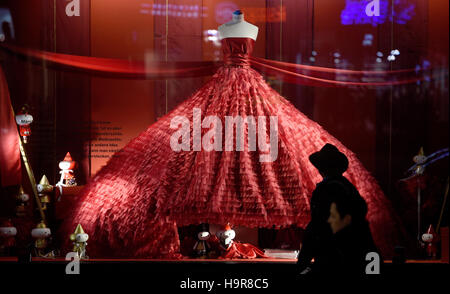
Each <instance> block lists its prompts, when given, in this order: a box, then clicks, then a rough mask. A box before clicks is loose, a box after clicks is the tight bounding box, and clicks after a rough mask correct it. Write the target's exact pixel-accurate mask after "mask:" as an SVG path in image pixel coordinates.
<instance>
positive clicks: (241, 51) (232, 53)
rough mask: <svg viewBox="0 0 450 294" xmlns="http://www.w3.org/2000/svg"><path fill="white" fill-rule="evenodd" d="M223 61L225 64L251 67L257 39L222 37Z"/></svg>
mask: <svg viewBox="0 0 450 294" xmlns="http://www.w3.org/2000/svg"><path fill="white" fill-rule="evenodd" d="M221 42H222V52H223V62H224V64H225V66H240V67H247V68H248V67H250V53H251V52H252V51H253V46H254V45H255V40H253V39H251V38H227V39H222V41H221Z"/></svg>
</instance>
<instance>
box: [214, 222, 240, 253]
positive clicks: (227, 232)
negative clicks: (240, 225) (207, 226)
mask: <svg viewBox="0 0 450 294" xmlns="http://www.w3.org/2000/svg"><path fill="white" fill-rule="evenodd" d="M235 237H236V232H235V231H234V230H233V229H232V228H231V226H230V224H226V225H225V227H224V228H223V230H222V231H218V232H217V238H219V244H220V247H221V249H222V250H225V251H226V250H228V249H229V248H230V247H231V245H232V244H233V242H234V241H233V239H234V238H235Z"/></svg>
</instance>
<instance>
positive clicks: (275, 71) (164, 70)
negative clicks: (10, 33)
mask: <svg viewBox="0 0 450 294" xmlns="http://www.w3.org/2000/svg"><path fill="white" fill-rule="evenodd" d="M1 48H3V49H4V50H6V51H8V52H9V53H12V54H15V55H18V56H20V57H25V58H29V59H31V61H32V62H35V63H39V64H42V63H43V62H44V64H45V63H46V64H45V65H46V66H47V65H48V66H49V67H52V68H55V69H60V70H70V71H77V72H82V73H86V74H92V75H95V76H102V77H109V78H120V79H167V78H186V77H199V76H208V75H212V74H213V73H214V72H215V71H216V70H217V68H218V67H219V66H220V65H222V64H223V62H213V61H197V62H195V61H194V62H153V61H152V62H145V61H128V60H121V59H112V58H100V57H89V56H78V55H70V54H62V53H53V52H47V51H41V50H34V49H28V48H21V47H17V46H13V45H8V44H2V45H1ZM250 63H251V65H252V67H253V68H255V69H256V70H258V71H260V72H261V73H264V74H267V75H274V76H275V77H276V78H277V79H281V80H282V81H284V82H288V83H294V84H300V85H307V86H321V87H351V86H365V87H381V86H395V85H403V84H410V83H416V82H418V81H422V80H425V78H426V77H425V72H426V71H430V69H428V70H424V69H419V70H416V69H403V70H393V71H367V70H364V71H356V70H346V69H334V68H325V67H319V66H310V65H302V64H295V63H287V62H280V61H275V60H269V59H264V58H258V57H250ZM298 71H301V72H298Z"/></svg>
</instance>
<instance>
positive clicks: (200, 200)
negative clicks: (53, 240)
mask: <svg viewBox="0 0 450 294" xmlns="http://www.w3.org/2000/svg"><path fill="white" fill-rule="evenodd" d="M254 43H255V41H254V40H253V39H250V38H226V39H223V40H222V49H223V53H224V64H223V66H221V67H220V68H219V69H218V70H217V72H216V73H215V74H214V75H213V76H212V78H211V79H210V80H209V81H208V82H207V83H206V84H205V85H204V86H202V87H201V88H200V89H199V90H198V91H196V92H195V93H194V94H192V95H191V96H190V97H189V98H188V99H186V100H185V101H184V102H182V103H181V104H180V105H178V106H177V107H176V108H175V109H173V110H172V111H171V112H169V113H168V114H166V115H165V116H164V117H162V118H161V119H159V120H158V121H157V122H155V123H154V124H152V125H151V126H149V127H148V129H147V130H145V131H143V132H142V133H141V134H140V135H139V136H138V137H136V138H134V139H133V140H131V141H130V142H129V143H128V144H127V145H126V146H125V147H124V148H123V149H122V150H121V151H120V153H118V156H114V157H112V158H111V159H110V160H109V161H108V163H107V165H106V166H104V167H103V168H102V169H101V170H100V171H99V172H98V173H97V174H96V175H95V176H94V177H93V178H92V179H91V180H90V182H89V183H88V184H87V185H86V187H85V189H84V190H83V192H82V193H81V195H80V197H79V199H78V201H77V202H76V203H75V204H74V207H73V210H72V212H71V215H68V216H67V218H66V221H65V222H64V223H63V225H62V232H63V233H64V234H65V236H64V238H65V239H66V240H67V239H68V238H67V237H68V236H69V234H70V233H72V232H73V230H74V229H75V227H76V225H77V224H79V223H80V224H81V225H82V226H83V228H84V230H85V232H86V233H88V234H89V236H90V240H89V245H88V248H87V250H88V255H89V256H91V257H139V258H177V257H179V254H178V252H179V250H180V241H179V237H178V231H177V227H179V226H184V225H189V224H199V223H202V222H205V223H214V224H224V223H228V222H230V223H231V224H232V225H233V226H246V227H273V226H289V225H297V226H300V227H305V226H306V225H307V224H308V222H309V220H310V204H309V199H310V197H311V194H312V191H313V190H314V188H315V185H316V183H318V182H320V181H321V180H322V177H321V176H320V175H319V173H318V171H317V170H316V169H315V168H314V167H313V165H312V164H311V163H310V162H309V160H308V157H309V155H310V154H312V153H314V152H316V151H318V150H320V149H321V148H322V147H323V146H324V145H325V144H326V143H331V144H333V145H335V146H336V147H337V148H338V149H339V150H340V151H341V152H343V153H344V154H345V155H346V156H347V157H348V159H349V168H348V170H347V171H346V173H345V174H344V175H345V176H346V177H347V178H348V179H349V180H350V181H351V182H352V183H353V184H354V185H355V186H356V188H357V189H358V190H359V191H360V193H361V195H362V196H363V197H364V199H365V200H366V201H367V204H368V216H367V218H368V220H369V222H370V226H371V229H372V232H373V235H374V239H375V242H376V243H377V245H378V246H379V247H380V249H381V250H383V249H388V248H390V247H392V242H393V240H394V239H395V238H396V234H397V232H396V230H397V228H396V225H395V224H396V220H395V218H394V213H393V211H392V208H391V206H390V202H389V201H388V200H387V199H386V197H385V195H384V194H383V192H382V190H381V189H380V187H379V186H378V184H377V182H376V180H375V179H374V178H373V177H372V176H371V174H370V173H369V172H368V171H367V170H366V169H365V168H364V167H363V165H362V164H361V162H360V161H359V160H358V158H357V157H356V155H355V154H354V153H353V152H352V151H350V150H349V149H347V148H346V147H345V146H344V145H343V144H342V143H341V142H339V141H338V140H337V139H336V138H334V137H333V136H332V135H330V134H329V133H328V132H327V131H325V130H324V129H323V128H322V127H321V126H320V125H319V124H317V123H316V122H314V121H312V120H310V119H308V117H307V116H306V115H304V114H303V113H301V112H300V111H298V110H297V109H296V108H295V107H294V106H293V105H292V104H291V103H290V102H288V101H287V100H286V99H285V98H283V97H282V96H280V95H279V94H278V93H277V92H276V91H275V90H273V89H272V88H271V87H270V86H269V85H268V84H267V83H266V82H265V80H264V79H263V77H262V76H261V74H260V73H258V72H257V71H256V70H254V69H252V68H251V67H250V62H249V56H250V54H251V52H252V50H253V46H254ZM194 108H197V109H200V110H201V116H202V120H203V118H204V117H206V116H217V117H219V118H220V120H221V121H222V123H223V125H225V124H224V120H225V116H232V117H235V116H238V115H239V116H241V117H244V118H245V117H247V116H253V117H254V118H257V117H259V116H264V117H266V118H267V129H269V119H268V118H269V117H270V116H276V117H277V119H278V156H277V157H276V159H275V160H274V161H273V162H261V161H260V157H259V155H260V154H262V153H264V152H263V151H261V150H258V149H257V150H256V151H249V150H248V147H249V146H248V142H247V140H244V146H245V148H244V151H236V150H235V151H225V148H223V150H224V151H214V150H213V151H206V150H204V148H202V149H201V150H200V151H193V145H192V130H193V124H194V122H193V111H194ZM177 116H183V117H186V118H188V119H189V121H190V129H191V137H190V140H191V145H190V149H189V151H178V152H177V151H174V150H172V148H171V145H170V137H171V136H172V134H173V133H174V132H175V131H176V129H173V128H171V127H170V124H171V121H172V119H174V118H175V117H177ZM208 130H209V129H208V128H202V129H201V134H202V135H204V134H205V133H206V132H207V131H208ZM246 134H247V131H246ZM246 138H247V136H246ZM237 240H239V236H237ZM67 245H68V244H67Z"/></svg>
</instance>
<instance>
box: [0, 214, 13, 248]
mask: <svg viewBox="0 0 450 294" xmlns="http://www.w3.org/2000/svg"><path fill="white" fill-rule="evenodd" d="M16 235H17V229H16V228H15V227H14V226H13V224H12V223H11V221H10V220H7V221H3V222H1V223H0V256H13V255H14V249H15V247H16V239H15V236H16Z"/></svg>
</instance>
